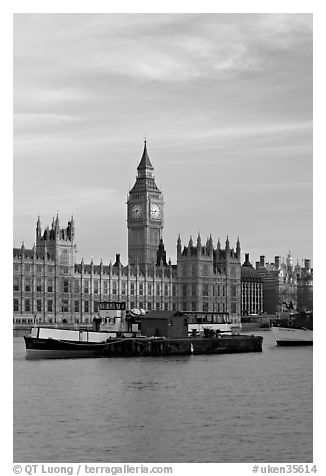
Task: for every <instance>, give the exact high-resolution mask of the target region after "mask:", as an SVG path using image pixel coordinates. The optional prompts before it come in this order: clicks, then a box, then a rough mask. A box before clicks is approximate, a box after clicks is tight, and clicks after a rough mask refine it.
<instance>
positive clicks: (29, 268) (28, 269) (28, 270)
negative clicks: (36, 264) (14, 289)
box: [25, 264, 31, 274]
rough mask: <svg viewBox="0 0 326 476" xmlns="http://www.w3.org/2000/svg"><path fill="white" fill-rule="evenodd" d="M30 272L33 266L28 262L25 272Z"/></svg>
mask: <svg viewBox="0 0 326 476" xmlns="http://www.w3.org/2000/svg"><path fill="white" fill-rule="evenodd" d="M30 272H31V267H30V265H29V264H26V265H25V273H26V274H30Z"/></svg>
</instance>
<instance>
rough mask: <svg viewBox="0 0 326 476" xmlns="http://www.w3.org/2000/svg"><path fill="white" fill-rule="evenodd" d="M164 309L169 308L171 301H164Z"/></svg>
mask: <svg viewBox="0 0 326 476" xmlns="http://www.w3.org/2000/svg"><path fill="white" fill-rule="evenodd" d="M164 310H165V311H168V310H169V303H167V302H165V303H164Z"/></svg>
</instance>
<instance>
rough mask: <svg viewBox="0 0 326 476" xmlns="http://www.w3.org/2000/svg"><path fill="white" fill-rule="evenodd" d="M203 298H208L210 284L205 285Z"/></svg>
mask: <svg viewBox="0 0 326 476" xmlns="http://www.w3.org/2000/svg"><path fill="white" fill-rule="evenodd" d="M203 296H204V297H208V284H204V285H203Z"/></svg>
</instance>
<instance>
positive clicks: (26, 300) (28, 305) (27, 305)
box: [25, 299, 31, 312]
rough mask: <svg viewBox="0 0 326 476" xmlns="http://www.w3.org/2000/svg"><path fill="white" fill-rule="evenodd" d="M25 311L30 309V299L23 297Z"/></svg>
mask: <svg viewBox="0 0 326 476" xmlns="http://www.w3.org/2000/svg"><path fill="white" fill-rule="evenodd" d="M25 311H26V312H30V311H31V301H30V299H25Z"/></svg>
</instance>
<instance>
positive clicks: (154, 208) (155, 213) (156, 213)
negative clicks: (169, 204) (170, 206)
mask: <svg viewBox="0 0 326 476" xmlns="http://www.w3.org/2000/svg"><path fill="white" fill-rule="evenodd" d="M160 215H161V209H160V206H159V205H157V204H156V203H153V204H152V205H151V218H156V219H157V218H160Z"/></svg>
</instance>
